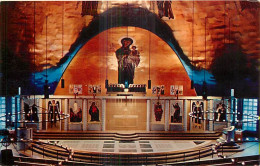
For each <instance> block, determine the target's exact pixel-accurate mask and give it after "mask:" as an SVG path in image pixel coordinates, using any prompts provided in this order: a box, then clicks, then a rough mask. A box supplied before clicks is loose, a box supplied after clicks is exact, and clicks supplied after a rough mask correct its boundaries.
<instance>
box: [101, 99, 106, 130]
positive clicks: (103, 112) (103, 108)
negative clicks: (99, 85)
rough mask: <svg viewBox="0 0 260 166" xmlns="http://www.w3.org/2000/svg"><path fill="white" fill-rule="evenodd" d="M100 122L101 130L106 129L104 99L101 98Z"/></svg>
mask: <svg viewBox="0 0 260 166" xmlns="http://www.w3.org/2000/svg"><path fill="white" fill-rule="evenodd" d="M101 116H102V117H101V119H102V122H101V123H102V124H101V130H102V131H105V130H106V99H102V114H101Z"/></svg>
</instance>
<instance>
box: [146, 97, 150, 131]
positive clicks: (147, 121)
mask: <svg viewBox="0 0 260 166" xmlns="http://www.w3.org/2000/svg"><path fill="white" fill-rule="evenodd" d="M150 110H151V100H147V110H146V117H147V119H146V131H150V112H151V111H150Z"/></svg>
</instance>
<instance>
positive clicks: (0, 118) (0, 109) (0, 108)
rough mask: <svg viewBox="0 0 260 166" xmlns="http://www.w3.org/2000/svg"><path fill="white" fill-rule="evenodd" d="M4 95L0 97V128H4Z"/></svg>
mask: <svg viewBox="0 0 260 166" xmlns="http://www.w3.org/2000/svg"><path fill="white" fill-rule="evenodd" d="M5 110H6V109H5V97H0V130H2V129H5V113H6V112H5Z"/></svg>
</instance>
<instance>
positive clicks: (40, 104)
mask: <svg viewBox="0 0 260 166" xmlns="http://www.w3.org/2000/svg"><path fill="white" fill-rule="evenodd" d="M38 106H40V108H39V109H38V116H39V122H41V123H39V130H42V125H43V119H42V115H43V114H42V113H44V111H43V110H42V99H39V104H38Z"/></svg>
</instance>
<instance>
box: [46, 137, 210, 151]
mask: <svg viewBox="0 0 260 166" xmlns="http://www.w3.org/2000/svg"><path fill="white" fill-rule="evenodd" d="M42 141H45V142H47V141H46V140H42ZM48 141H49V142H52V143H57V144H58V145H62V146H66V147H68V148H72V149H74V150H82V151H90V152H112V153H118V152H120V153H124V152H125V153H129V152H130V153H142V152H143V153H155V152H170V151H178V150H186V149H191V148H195V147H199V146H204V145H206V144H208V143H209V142H210V141H208V140H205V141H203V140H201V141H195V140H194V141H192V140H139V141H114V140H48Z"/></svg>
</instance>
